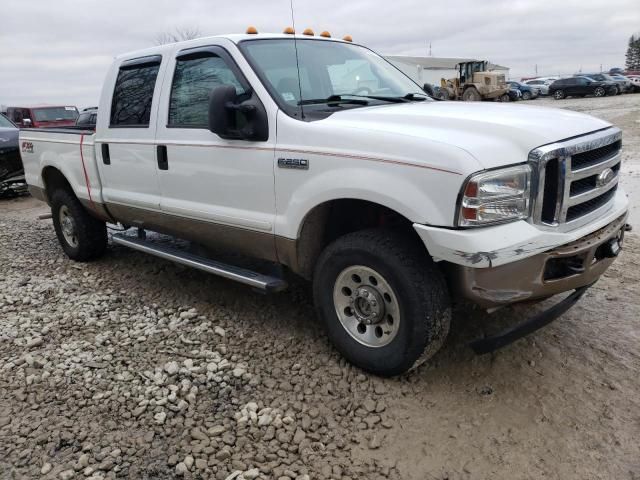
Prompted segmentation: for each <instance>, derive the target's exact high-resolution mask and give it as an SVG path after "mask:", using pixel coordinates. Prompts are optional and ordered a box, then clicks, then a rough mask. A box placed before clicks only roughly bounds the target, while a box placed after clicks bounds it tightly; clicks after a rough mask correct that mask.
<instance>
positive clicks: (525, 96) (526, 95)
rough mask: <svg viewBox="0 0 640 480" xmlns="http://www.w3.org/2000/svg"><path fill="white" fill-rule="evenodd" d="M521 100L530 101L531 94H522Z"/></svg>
mask: <svg viewBox="0 0 640 480" xmlns="http://www.w3.org/2000/svg"><path fill="white" fill-rule="evenodd" d="M522 99H523V100H531V92H523V93H522Z"/></svg>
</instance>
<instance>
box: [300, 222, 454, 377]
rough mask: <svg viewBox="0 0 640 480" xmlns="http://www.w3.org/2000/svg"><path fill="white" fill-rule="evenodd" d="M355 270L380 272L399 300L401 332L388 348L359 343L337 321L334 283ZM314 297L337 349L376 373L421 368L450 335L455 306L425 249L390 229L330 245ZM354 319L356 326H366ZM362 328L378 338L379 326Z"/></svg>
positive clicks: (319, 265) (321, 263) (358, 234)
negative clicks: (361, 267)
mask: <svg viewBox="0 0 640 480" xmlns="http://www.w3.org/2000/svg"><path fill="white" fill-rule="evenodd" d="M356 266H363V267H366V268H369V269H372V270H374V271H375V272H376V273H378V274H379V275H380V278H381V279H382V280H381V282H382V281H384V282H386V283H388V285H389V286H390V287H391V289H392V291H393V293H394V294H395V298H396V299H397V307H395V308H397V311H398V321H397V328H396V330H395V336H394V337H393V338H392V339H391V340H390V342H389V343H388V344H386V345H383V346H377V347H371V346H367V345H365V344H363V343H360V342H359V341H357V340H356V339H355V337H354V336H353V334H352V333H350V332H349V331H348V330H347V328H346V327H345V326H343V324H342V322H341V320H340V318H339V317H338V313H337V306H336V304H335V303H334V293H335V292H334V288H335V289H336V291H340V290H339V288H340V285H339V284H338V285H337V286H336V282H337V281H338V279H339V278H340V275H341V274H343V273H344V272H345V271H348V269H349V268H357V267H356ZM363 282H364V281H363ZM376 284H377V283H374V285H376ZM342 290H344V289H342ZM313 297H314V303H315V306H316V311H317V313H318V316H319V317H320V318H321V319H322V321H323V322H324V324H325V326H326V329H327V332H328V335H329V338H330V340H331V341H332V342H333V344H334V345H335V347H336V348H337V350H338V351H339V352H340V353H341V354H342V355H343V356H344V357H345V358H347V360H349V361H350V362H351V363H353V364H354V365H356V366H358V367H360V368H362V369H364V370H367V371H369V372H371V373H374V374H376V375H381V376H393V375H398V374H401V373H403V372H405V371H407V370H409V369H410V368H412V367H414V366H417V365H419V364H420V363H422V362H423V361H424V360H426V359H428V358H429V357H431V356H432V355H433V354H435V353H436V352H437V351H438V349H439V348H440V347H441V346H442V344H443V343H444V339H445V338H446V336H447V334H448V332H449V323H450V320H451V305H450V298H449V292H448V289H447V285H446V282H445V279H444V276H443V275H442V273H441V272H440V270H439V269H438V268H437V267H436V265H435V264H434V263H433V261H432V260H431V258H430V257H429V255H428V252H427V251H426V250H425V249H424V247H423V246H422V245H420V244H419V243H417V242H412V241H411V240H410V239H409V238H408V237H406V236H402V235H399V234H397V233H394V232H392V231H388V230H382V229H375V230H363V231H359V232H355V233H351V234H348V235H345V236H343V237H341V238H339V239H338V240H336V241H335V242H333V243H332V244H331V245H329V246H328V247H327V248H326V249H325V250H324V251H323V252H322V254H321V255H320V258H319V259H318V263H317V264H316V268H315V272H314V278H313ZM386 298H387V297H385V300H384V301H383V303H385V305H386ZM389 303H390V302H389ZM385 316H386V312H383V313H382V317H385ZM385 318H388V316H386V317H385ZM353 321H354V322H355V323H354V324H355V325H357V326H358V328H359V327H360V326H362V325H363V324H361V323H358V321H356V320H355V319H354V320H353ZM364 328H374V329H375V330H374V331H375V332H376V335H377V332H378V330H377V329H378V326H376V325H369V326H365V327H364ZM391 328H393V327H391Z"/></svg>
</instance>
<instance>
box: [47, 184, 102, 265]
mask: <svg viewBox="0 0 640 480" xmlns="http://www.w3.org/2000/svg"><path fill="white" fill-rule="evenodd" d="M51 214H52V216H53V226H54V228H55V231H56V235H57V237H58V241H59V242H60V245H61V246H62V249H63V250H64V253H66V254H67V256H68V257H69V258H71V259H72V260H77V261H79V262H86V261H89V260H93V259H95V258H98V257H100V256H101V255H102V254H103V253H104V252H105V250H106V249H107V227H106V224H105V223H104V222H102V221H100V220H98V219H97V218H94V217H92V216H91V215H89V213H88V212H87V211H86V210H85V208H84V207H83V206H82V204H81V203H80V201H79V200H78V199H77V198H76V197H75V195H73V193H70V192H69V191H67V190H56V191H55V192H54V193H53V195H52V196H51Z"/></svg>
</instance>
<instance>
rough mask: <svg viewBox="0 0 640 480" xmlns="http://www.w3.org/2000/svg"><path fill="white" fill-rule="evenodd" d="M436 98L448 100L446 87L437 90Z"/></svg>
mask: <svg viewBox="0 0 640 480" xmlns="http://www.w3.org/2000/svg"><path fill="white" fill-rule="evenodd" d="M438 98H439V99H440V100H449V91H448V90H447V89H446V88H441V89H440V91H438Z"/></svg>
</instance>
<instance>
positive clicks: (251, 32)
mask: <svg viewBox="0 0 640 480" xmlns="http://www.w3.org/2000/svg"><path fill="white" fill-rule="evenodd" d="M257 33H258V29H257V28H256V27H254V26H253V25H249V26H248V27H247V35H257Z"/></svg>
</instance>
